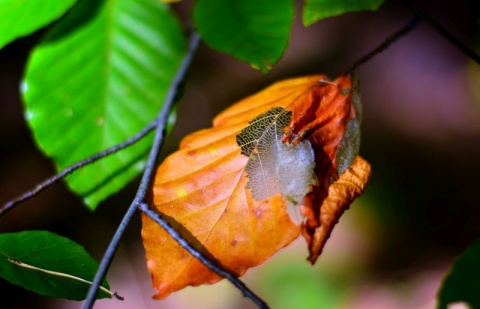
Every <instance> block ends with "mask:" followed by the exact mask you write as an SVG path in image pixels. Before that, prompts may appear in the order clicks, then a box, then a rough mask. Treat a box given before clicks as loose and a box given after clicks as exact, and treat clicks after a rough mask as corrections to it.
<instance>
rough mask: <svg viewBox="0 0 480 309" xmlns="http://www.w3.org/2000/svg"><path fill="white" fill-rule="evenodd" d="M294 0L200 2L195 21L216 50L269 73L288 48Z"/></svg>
mask: <svg viewBox="0 0 480 309" xmlns="http://www.w3.org/2000/svg"><path fill="white" fill-rule="evenodd" d="M293 9H294V8H293V1H291V0H262V1H258V0H197V1H196V4H195V7H194V11H193V18H194V21H195V24H196V27H197V30H198V32H199V33H200V35H201V36H202V38H203V39H204V40H205V42H206V43H207V44H208V45H210V46H211V47H212V48H214V49H217V50H219V51H221V52H225V53H227V54H230V55H232V56H234V57H236V58H238V59H240V60H242V61H245V62H247V63H249V64H250V65H251V66H253V67H254V68H257V69H259V70H261V71H262V72H268V71H269V70H270V69H271V68H272V66H273V65H275V63H277V61H278V60H279V59H280V58H281V57H282V55H283V52H284V51H285V48H286V47H287V43H288V39H289V36H290V29H291V26H292V21H293V14H294V10H293Z"/></svg>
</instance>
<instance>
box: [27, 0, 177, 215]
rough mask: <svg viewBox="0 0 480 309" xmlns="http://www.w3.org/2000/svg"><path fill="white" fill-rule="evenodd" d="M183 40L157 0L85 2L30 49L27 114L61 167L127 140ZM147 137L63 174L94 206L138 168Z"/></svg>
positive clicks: (165, 80) (144, 117)
mask: <svg viewBox="0 0 480 309" xmlns="http://www.w3.org/2000/svg"><path fill="white" fill-rule="evenodd" d="M185 50H186V45H185V40H184V37H183V34H182V31H181V29H180V27H179V25H178V23H177V21H176V19H175V18H174V17H173V16H172V14H171V13H170V11H169V10H168V7H167V6H166V5H165V4H162V3H161V2H160V1H158V0H137V1H130V0H114V1H98V0H84V1H80V2H79V3H78V4H77V5H76V6H74V7H73V8H72V9H71V10H70V12H69V13H68V14H67V15H66V16H65V18H64V19H62V20H61V21H60V23H58V24H57V25H56V27H55V28H53V29H52V31H51V32H50V33H49V34H48V35H47V37H46V38H45V40H44V41H43V42H42V43H41V44H40V45H39V46H38V47H37V48H36V49H35V50H34V51H33V53H32V55H31V58H30V60H29V62H28V66H27V70H26V74H25V78H24V81H23V84H22V92H23V98H24V101H25V107H26V113H25V115H26V119H27V121H28V123H29V125H30V126H31V128H32V130H33V133H34V137H35V140H36V142H37V143H38V145H39V146H40V148H41V149H42V150H43V151H44V152H45V153H46V154H47V155H48V156H51V157H53V158H54V159H55V161H56V163H57V165H58V169H59V170H61V169H63V168H65V167H67V166H69V165H71V164H73V163H75V162H77V161H79V160H82V159H85V158H87V157H89V156H91V155H93V154H95V153H97V152H99V151H101V150H104V149H106V148H109V147H111V146H113V145H115V144H118V143H120V142H123V141H125V140H126V139H128V138H129V137H131V136H133V135H134V134H135V133H137V132H139V131H140V130H141V129H142V128H143V127H144V126H145V125H147V124H148V123H149V122H151V121H152V120H153V119H154V118H155V116H156V114H157V113H158V111H159V109H160V108H161V106H162V104H163V100H164V98H165V96H166V93H167V90H168V87H169V86H170V83H171V81H172V79H173V77H174V75H175V73H176V71H177V69H178V68H179V66H180V62H181V60H182V58H183V56H184V54H185ZM151 141H152V135H150V136H148V137H147V138H145V139H143V140H142V141H140V142H138V143H137V144H135V145H133V146H130V147H129V148H127V149H124V150H122V151H120V152H118V153H116V154H114V155H111V156H110V157H108V158H104V159H102V160H100V161H98V162H96V163H95V164H93V165H89V166H87V167H84V168H83V169H82V170H80V171H77V172H76V173H74V174H72V175H71V176H69V177H68V178H67V182H68V185H69V186H70V188H71V189H72V190H73V191H75V192H76V193H78V194H79V195H81V196H82V197H83V198H84V201H85V202H86V204H87V205H88V206H89V207H90V208H91V209H94V208H95V207H96V206H97V204H98V203H99V202H100V201H101V200H103V199H105V198H106V197H108V196H109V195H110V194H112V193H115V192H116V191H118V190H119V189H121V188H122V187H123V186H124V185H125V184H127V183H128V182H129V181H130V180H132V179H133V178H134V177H135V176H137V175H138V174H139V173H140V172H141V171H142V169H143V167H144V163H145V157H146V153H147V152H148V150H149V148H150V146H151Z"/></svg>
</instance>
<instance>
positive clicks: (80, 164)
mask: <svg viewBox="0 0 480 309" xmlns="http://www.w3.org/2000/svg"><path fill="white" fill-rule="evenodd" d="M156 126H157V120H154V121H152V122H151V123H150V124H149V125H147V126H146V127H145V128H144V129H143V130H142V131H140V132H138V133H137V134H135V135H134V136H132V137H131V138H129V139H128V140H126V141H124V142H123V143H120V144H117V145H115V146H113V147H110V148H108V149H106V150H104V151H102V152H99V153H97V154H95V155H93V156H91V157H89V158H87V159H85V160H82V161H79V162H77V163H75V164H73V165H70V166H69V167H67V168H65V169H64V170H63V171H61V172H60V173H58V174H56V175H54V176H53V177H51V178H48V179H47V180H45V181H43V182H42V183H40V184H38V185H37V186H36V187H35V188H34V189H33V190H31V191H28V192H25V193H24V194H23V195H21V196H19V197H17V198H15V199H13V200H10V201H8V202H7V203H5V204H4V205H3V206H2V208H0V217H1V216H2V215H4V214H5V213H7V212H8V211H9V210H11V209H12V208H13V207H15V206H16V205H18V204H20V203H23V202H25V201H27V200H29V199H31V198H33V197H35V196H37V195H38V194H39V193H40V192H42V191H43V190H45V189H47V188H48V187H50V186H51V185H53V184H55V183H57V182H59V181H60V180H62V179H63V178H65V177H66V176H67V175H69V174H71V173H72V172H74V171H76V170H78V169H79V168H82V167H84V166H86V165H88V164H91V163H93V162H95V161H97V160H99V159H101V158H104V157H106V156H108V155H110V154H112V153H114V152H117V151H119V150H121V149H123V148H126V147H128V146H130V145H132V144H134V143H136V142H138V141H139V140H141V139H142V138H143V137H145V136H146V135H147V134H148V133H150V132H151V131H152V130H153V129H155V128H156Z"/></svg>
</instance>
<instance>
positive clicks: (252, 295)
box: [139, 202, 269, 309]
mask: <svg viewBox="0 0 480 309" xmlns="http://www.w3.org/2000/svg"><path fill="white" fill-rule="evenodd" d="M139 208H140V210H141V211H143V212H144V213H145V214H146V215H147V216H149V217H150V218H151V219H152V220H154V221H155V222H157V223H158V224H159V225H160V226H161V227H162V228H163V229H164V230H165V231H167V233H168V234H169V235H170V236H172V238H173V239H175V241H176V242H177V243H178V244H179V245H180V246H181V247H182V248H184V249H185V250H187V251H188V253H190V254H191V255H192V256H193V257H195V258H196V259H198V260H199V261H200V262H202V263H203V265H205V266H206V267H208V269H210V270H211V271H213V272H215V273H216V274H217V275H219V276H222V277H224V278H226V279H227V280H229V281H230V282H231V283H232V284H233V285H234V286H235V287H236V288H238V289H239V290H240V291H242V293H243V296H245V297H248V298H250V299H251V300H252V301H253V302H254V303H255V304H256V305H257V306H258V307H259V308H262V309H267V308H269V307H268V305H267V304H266V303H265V302H264V301H263V300H262V299H261V298H260V297H258V296H257V295H256V294H255V293H254V292H253V291H252V290H250V289H249V288H248V287H247V286H246V285H245V284H244V283H243V282H242V281H241V280H240V279H238V278H237V276H235V275H234V274H232V273H231V272H229V271H227V270H225V269H224V268H222V267H221V266H219V265H217V264H216V263H214V262H212V261H211V260H210V259H209V258H207V257H206V256H205V255H204V254H203V253H201V252H200V251H198V250H197V249H195V247H194V246H192V245H191V244H190V243H189V242H188V241H187V240H186V239H185V238H183V237H182V235H180V233H179V232H178V231H177V230H175V228H173V227H172V226H171V225H170V224H169V223H168V221H167V220H165V219H164V218H163V217H162V216H161V215H160V214H158V213H156V212H155V211H153V210H152V209H150V207H149V206H148V204H147V203H145V202H144V203H141V204H140V205H139Z"/></svg>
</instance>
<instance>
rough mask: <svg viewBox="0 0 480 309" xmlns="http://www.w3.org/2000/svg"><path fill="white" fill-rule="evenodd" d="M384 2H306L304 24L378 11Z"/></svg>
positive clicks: (368, 0)
mask: <svg viewBox="0 0 480 309" xmlns="http://www.w3.org/2000/svg"><path fill="white" fill-rule="evenodd" d="M383 1H384V0H305V4H304V5H303V16H302V17H303V24H304V25H305V26H310V25H311V24H313V23H315V22H317V21H319V20H320V19H323V18H327V17H332V16H337V15H341V14H344V13H348V12H355V11H364V10H372V11H374V10H376V9H378V7H379V6H380V5H381V4H382V3H383Z"/></svg>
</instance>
